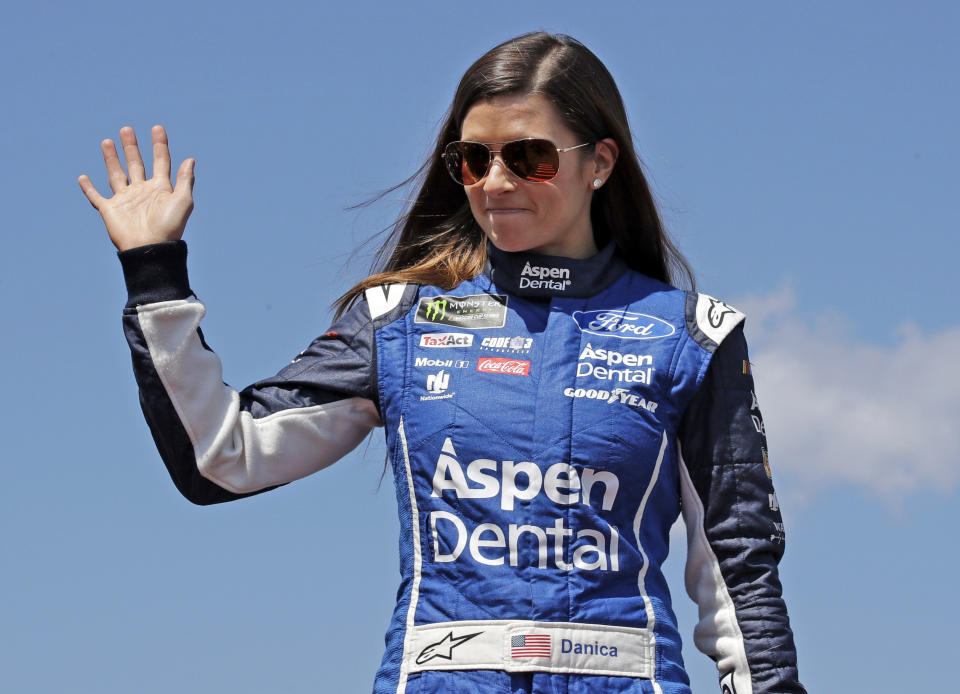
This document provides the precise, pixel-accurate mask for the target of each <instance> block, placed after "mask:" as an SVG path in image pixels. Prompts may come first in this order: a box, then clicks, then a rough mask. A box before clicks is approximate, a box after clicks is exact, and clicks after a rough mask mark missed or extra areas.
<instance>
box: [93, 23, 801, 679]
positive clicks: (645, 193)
mask: <svg viewBox="0 0 960 694" xmlns="http://www.w3.org/2000/svg"><path fill="white" fill-rule="evenodd" d="M121 142H122V144H123V148H124V152H125V155H126V160H127V169H128V175H125V174H124V172H123V168H122V166H121V164H120V162H119V158H118V156H117V152H116V149H115V147H114V145H113V143H112V142H110V141H105V142H104V148H103V149H104V159H105V161H106V165H107V170H108V172H109V178H110V185H111V187H112V188H113V190H114V196H113V197H112V198H110V199H105V198H103V197H101V196H100V195H99V194H98V193H97V191H96V190H95V189H94V187H93V185H92V184H91V182H90V180H89V179H88V178H86V177H84V176H82V177H81V178H80V185H81V187H82V189H83V191H84V192H85V193H86V195H87V197H88V198H89V199H90V202H91V203H92V204H93V205H94V207H96V208H97V209H98V210H99V211H100V212H101V214H102V215H103V218H104V221H105V223H106V226H107V230H108V232H109V233H110V236H111V239H112V240H113V242H114V243H115V244H116V246H117V248H118V249H119V250H120V259H121V262H122V264H123V268H124V272H125V276H126V281H127V286H128V290H129V293H130V300H129V302H128V304H127V308H126V310H125V315H124V321H125V326H126V333H127V337H128V340H129V342H130V345H131V349H132V351H133V357H134V366H135V372H136V377H137V381H138V383H139V385H140V389H141V401H142V403H143V408H144V412H145V414H146V417H147V420H148V422H149V424H150V427H151V430H152V431H153V433H154V437H155V439H156V442H157V445H158V448H159V449H160V452H161V455H162V457H163V459H164V461H165V463H166V465H167V467H168V469H169V471H170V474H171V476H172V477H173V480H174V482H175V483H176V485H177V487H178V488H179V489H180V491H181V492H183V494H184V495H185V496H186V497H187V498H188V499H190V500H191V501H194V502H196V503H201V504H206V503H217V502H221V501H228V500H231V499H236V498H239V497H242V496H245V495H249V494H254V493H258V492H261V491H264V490H267V489H270V488H273V487H275V486H277V485H280V484H284V483H286V482H290V481H292V480H294V479H297V478H300V477H303V476H305V475H307V474H310V473H312V472H315V471H317V470H319V469H321V468H323V467H325V466H327V465H329V464H331V463H333V462H334V461H336V460H337V459H338V458H340V457H342V456H343V455H344V454H346V453H347V452H348V451H350V450H351V449H352V448H353V447H354V446H356V445H357V444H358V443H359V442H360V441H361V440H362V439H363V438H364V437H365V436H366V435H367V434H368V433H369V432H370V430H371V429H372V428H373V427H375V426H379V425H384V426H385V427H386V436H387V445H388V450H389V456H390V462H391V464H392V466H393V472H394V479H395V482H396V488H397V500H398V503H399V507H400V519H401V538H400V553H401V564H402V570H401V575H402V581H401V588H400V592H399V599H398V603H397V607H396V611H395V613H394V619H393V621H392V624H391V627H390V629H389V632H388V634H387V639H386V642H387V649H386V654H385V656H384V659H383V664H382V666H381V668H380V671H379V672H378V674H377V678H376V683H375V691H376V692H407V693H410V694H412V693H414V692H424V693H426V692H452V691H457V692H570V693H573V692H577V693H585V692H647V693H649V692H663V693H668V694H669V693H680V692H689V691H690V690H689V685H688V679H687V676H686V674H685V672H684V670H683V664H682V659H681V655H680V637H679V634H678V633H677V629H676V620H675V617H674V616H673V612H672V609H671V606H670V598H669V593H668V590H667V587H666V584H665V581H664V577H663V574H662V572H661V568H660V567H661V565H662V563H663V561H664V559H665V557H666V553H667V547H668V535H669V529H670V526H671V525H672V524H673V522H674V520H675V519H676V518H677V516H678V514H679V513H680V510H681V505H682V508H683V512H684V516H685V520H686V523H687V528H688V537H689V558H688V567H687V574H686V583H687V589H688V591H689V592H690V594H691V596H692V597H694V599H695V600H697V602H698V603H699V605H700V614H701V621H700V623H699V625H698V626H697V629H696V631H695V641H696V643H697V645H698V647H699V648H701V650H703V651H705V652H706V653H708V654H709V655H710V656H711V657H713V658H714V659H715V660H716V662H717V664H718V669H719V673H720V679H721V686H722V688H723V691H726V692H737V693H738V694H743V693H744V692H802V691H803V688H802V687H801V685H800V684H799V682H798V680H797V674H796V663H795V660H796V659H795V652H794V647H793V639H792V634H791V632H790V628H789V624H788V620H787V615H786V609H785V607H784V604H783V601H782V599H781V597H780V584H779V581H778V578H777V570H776V565H777V562H778V560H779V558H780V556H781V555H782V551H783V535H782V525H781V518H780V513H779V509H778V505H777V502H776V496H775V494H774V491H773V487H772V484H771V482H770V478H769V468H768V466H767V464H766V455H767V454H766V443H765V439H764V433H763V423H762V419H761V417H760V412H759V410H758V409H757V405H756V397H755V395H754V394H753V381H752V377H751V376H750V372H749V362H748V358H747V351H746V344H745V342H744V338H743V332H742V322H743V314H741V313H740V312H739V311H737V310H736V309H733V308H732V307H730V306H728V305H727V304H725V303H723V302H721V301H718V300H716V299H713V298H711V297H709V296H706V295H703V294H696V293H693V292H686V291H682V290H679V289H675V288H674V287H672V286H670V284H669V283H670V282H671V280H674V278H676V279H677V280H684V279H690V274H689V271H688V270H687V266H686V264H685V262H684V261H683V259H682V257H681V256H680V255H679V253H678V252H677V251H676V249H675V248H674V247H673V246H672V245H671V243H670V241H669V240H668V238H667V236H666V234H665V232H664V230H663V228H662V226H661V224H660V221H659V217H658V214H657V212H656V209H655V206H654V204H653V201H652V198H651V195H650V193H649V190H648V187H647V184H646V182H645V180H644V177H643V174H642V172H641V169H640V166H639V163H638V160H637V157H636V154H635V152H634V151H633V148H632V139H631V135H630V130H629V127H628V125H627V118H626V114H625V112H624V109H623V105H622V101H621V99H620V95H619V93H618V91H617V88H616V85H615V84H614V82H613V79H612V78H611V76H610V75H609V73H608V72H607V70H606V68H605V67H604V66H603V64H602V63H600V61H599V60H598V59H597V58H596V57H595V56H594V55H593V54H592V53H591V52H590V51H589V50H587V49H586V48H585V47H584V46H582V45H581V44H579V43H577V42H576V41H574V40H572V39H570V38H568V37H564V36H553V35H549V34H545V33H535V34H528V35H525V36H521V37H518V38H516V39H513V40H511V41H507V42H505V43H503V44H501V45H500V46H497V47H496V48H494V49H492V50H491V51H490V52H488V53H487V54H486V55H484V56H483V57H482V58H480V59H479V60H478V61H477V62H476V63H475V64H474V65H473V66H471V67H470V69H469V70H467V72H466V74H465V75H464V77H463V79H462V81H461V83H460V86H459V88H458V90H457V94H456V96H455V98H454V102H453V105H452V107H451V109H450V112H449V115H448V118H447V120H446V122H445V124H444V125H443V127H442V129H441V133H440V136H439V138H438V140H437V147H436V152H435V153H434V156H432V157H431V158H430V160H429V161H428V162H427V163H426V164H424V167H423V169H422V173H423V177H422V184H421V186H420V189H419V193H418V194H417V196H416V199H415V201H414V203H413V205H412V207H411V209H410V210H409V212H408V213H407V214H405V215H404V216H403V217H402V218H401V219H400V220H399V221H398V222H397V225H396V228H395V239H394V240H393V241H390V242H388V243H387V244H386V245H385V246H384V249H382V253H383V255H382V256H381V258H382V259H383V262H382V264H381V271H380V272H378V273H377V274H374V275H372V276H371V277H369V278H367V279H366V280H364V281H363V282H361V283H359V284H358V285H357V286H355V287H354V288H353V289H351V290H350V291H349V292H347V293H346V294H345V295H344V296H343V297H342V298H341V300H340V302H339V306H338V308H339V312H338V321H337V323H336V324H335V325H334V326H333V327H332V328H331V329H330V330H329V331H328V332H326V333H325V334H324V335H323V336H322V337H320V338H318V339H317V340H316V341H314V342H313V344H311V345H310V346H309V347H308V348H307V349H306V350H305V351H304V352H303V353H302V354H301V355H300V356H299V357H298V358H297V359H295V360H294V361H293V363H291V364H290V365H288V366H287V367H285V368H284V369H282V370H281V371H280V372H279V373H278V374H277V375H276V376H274V377H273V378H270V379H267V380H264V381H261V382H259V383H257V384H255V385H253V386H250V387H249V388H247V389H245V390H244V391H242V392H240V393H237V392H235V391H233V390H231V389H230V388H229V387H228V386H225V385H224V384H223V383H222V382H221V380H220V365H219V361H218V360H217V357H216V356H215V355H214V354H213V352H211V351H210V350H209V349H207V348H206V346H205V344H204V342H203V339H202V336H201V335H200V332H199V328H198V326H199V322H200V319H201V317H202V315H203V312H204V309H203V306H202V305H201V304H200V303H199V302H198V301H197V300H196V298H195V297H194V296H193V295H192V293H191V291H190V288H189V285H188V282H187V273H186V262H185V259H186V249H185V246H184V244H183V242H182V241H180V240H179V239H180V237H181V235H182V233H183V229H184V225H185V223H186V219H187V217H188V216H189V213H190V210H191V208H192V200H191V194H190V189H191V186H192V183H193V161H192V160H189V159H188V160H187V161H185V162H184V163H183V164H182V165H181V166H180V169H179V171H178V173H177V181H176V187H175V188H171V186H170V183H169V170H170V160H169V154H168V152H167V142H166V135H165V133H164V131H163V129H162V128H160V127H159V126H158V127H155V128H154V130H153V147H154V162H155V163H154V175H153V177H152V178H151V179H149V180H148V179H146V177H145V172H144V168H143V163H142V161H141V159H140V155H139V152H138V148H137V143H136V139H135V136H134V133H133V131H132V130H131V129H129V128H125V129H123V130H122V131H121ZM128 176H129V181H128Z"/></svg>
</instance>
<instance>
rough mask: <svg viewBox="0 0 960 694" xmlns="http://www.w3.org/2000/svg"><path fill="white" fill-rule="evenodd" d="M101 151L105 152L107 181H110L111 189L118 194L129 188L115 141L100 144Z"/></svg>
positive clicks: (104, 160) (104, 161)
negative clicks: (119, 191)
mask: <svg viewBox="0 0 960 694" xmlns="http://www.w3.org/2000/svg"><path fill="white" fill-rule="evenodd" d="M100 149H101V150H102V151H103V163H104V164H106V166H107V180H109V181H110V189H111V190H112V191H113V192H114V193H116V192H117V191H118V190H122V189H124V188H126V187H127V174H126V173H124V171H123V166H122V165H121V164H120V156H119V155H118V154H117V146H116V145H115V144H113V140H104V141H103V142H101V143H100Z"/></svg>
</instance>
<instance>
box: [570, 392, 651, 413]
mask: <svg viewBox="0 0 960 694" xmlns="http://www.w3.org/2000/svg"><path fill="white" fill-rule="evenodd" d="M563 394H564V395H566V396H567V397H568V398H587V399H589V400H600V401H602V402H606V403H607V404H608V405H612V404H614V403H620V404H622V405H629V406H630V407H633V408H636V409H641V410H646V411H647V412H656V411H657V405H658V403H656V402H654V401H653V400H647V399H646V398H644V397H641V396H639V395H636V394H635V393H631V392H630V391H629V390H627V389H626V388H613V389H612V390H604V389H603V388H564V389H563Z"/></svg>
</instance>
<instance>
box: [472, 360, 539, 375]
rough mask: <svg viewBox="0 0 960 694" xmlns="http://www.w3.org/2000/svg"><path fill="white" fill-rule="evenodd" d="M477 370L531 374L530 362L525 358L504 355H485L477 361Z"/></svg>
mask: <svg viewBox="0 0 960 694" xmlns="http://www.w3.org/2000/svg"><path fill="white" fill-rule="evenodd" d="M477 371H482V372H483V373H488V374H512V375H514V376H529V375H530V362H529V361H527V360H525V359H504V358H502V357H483V358H481V359H479V360H478V361H477Z"/></svg>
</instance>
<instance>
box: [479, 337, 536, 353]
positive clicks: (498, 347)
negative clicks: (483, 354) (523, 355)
mask: <svg viewBox="0 0 960 694" xmlns="http://www.w3.org/2000/svg"><path fill="white" fill-rule="evenodd" d="M531 347H533V338H532V337H521V336H517V337H485V338H483V340H482V341H481V342H480V348H481V349H489V350H495V351H497V352H529V351H530V348H531Z"/></svg>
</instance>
